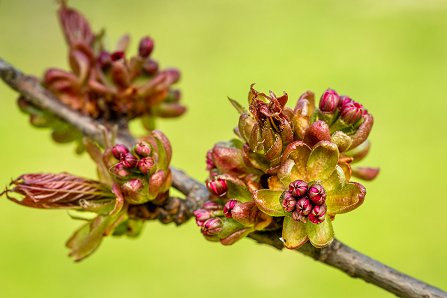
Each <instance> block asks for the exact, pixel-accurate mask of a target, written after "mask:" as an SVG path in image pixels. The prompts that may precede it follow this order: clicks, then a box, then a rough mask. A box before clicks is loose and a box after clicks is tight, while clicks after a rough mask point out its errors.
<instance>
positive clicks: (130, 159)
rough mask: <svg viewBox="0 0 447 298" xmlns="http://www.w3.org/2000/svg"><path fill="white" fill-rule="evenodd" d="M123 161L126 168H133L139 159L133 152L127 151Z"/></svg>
mask: <svg viewBox="0 0 447 298" xmlns="http://www.w3.org/2000/svg"><path fill="white" fill-rule="evenodd" d="M121 162H122V163H123V166H124V167H125V168H127V169H132V168H135V166H136V165H137V163H138V159H137V158H136V157H135V156H134V155H133V154H132V153H127V154H126V155H125V156H124V157H123V159H122V161H121Z"/></svg>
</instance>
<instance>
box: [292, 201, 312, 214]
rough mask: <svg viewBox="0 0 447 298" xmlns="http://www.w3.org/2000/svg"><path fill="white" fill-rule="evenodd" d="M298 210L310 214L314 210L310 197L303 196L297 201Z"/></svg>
mask: <svg viewBox="0 0 447 298" xmlns="http://www.w3.org/2000/svg"><path fill="white" fill-rule="evenodd" d="M296 211H297V212H298V213H299V214H301V215H304V216H305V215H308V214H309V213H310V212H311V211H312V203H311V202H310V200H309V199H308V198H301V199H299V200H298V201H297V202H296Z"/></svg>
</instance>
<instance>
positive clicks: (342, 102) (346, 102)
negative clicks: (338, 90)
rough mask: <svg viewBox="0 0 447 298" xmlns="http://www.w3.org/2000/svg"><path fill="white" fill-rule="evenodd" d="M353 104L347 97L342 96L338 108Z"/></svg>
mask: <svg viewBox="0 0 447 298" xmlns="http://www.w3.org/2000/svg"><path fill="white" fill-rule="evenodd" d="M351 102H354V101H353V100H352V99H351V98H350V97H349V96H345V95H342V96H340V101H339V103H338V107H339V108H341V107H343V106H344V105H346V104H348V103H351Z"/></svg>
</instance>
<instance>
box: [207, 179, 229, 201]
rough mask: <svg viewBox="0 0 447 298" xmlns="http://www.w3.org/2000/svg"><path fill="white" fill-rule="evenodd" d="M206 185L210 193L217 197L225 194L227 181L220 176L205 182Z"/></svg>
mask: <svg viewBox="0 0 447 298" xmlns="http://www.w3.org/2000/svg"><path fill="white" fill-rule="evenodd" d="M206 186H207V187H208V190H209V191H210V192H211V193H212V194H214V195H216V196H218V197H223V196H224V195H226V194H227V190H228V186H227V181H226V180H224V179H222V178H215V179H212V180H209V181H208V182H207V183H206Z"/></svg>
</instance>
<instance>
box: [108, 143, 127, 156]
mask: <svg viewBox="0 0 447 298" xmlns="http://www.w3.org/2000/svg"><path fill="white" fill-rule="evenodd" d="M127 153H129V149H127V147H126V146H124V145H122V144H117V145H115V146H113V148H112V154H113V156H114V157H115V158H116V159H118V160H121V159H123V158H124V156H126V154H127Z"/></svg>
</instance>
